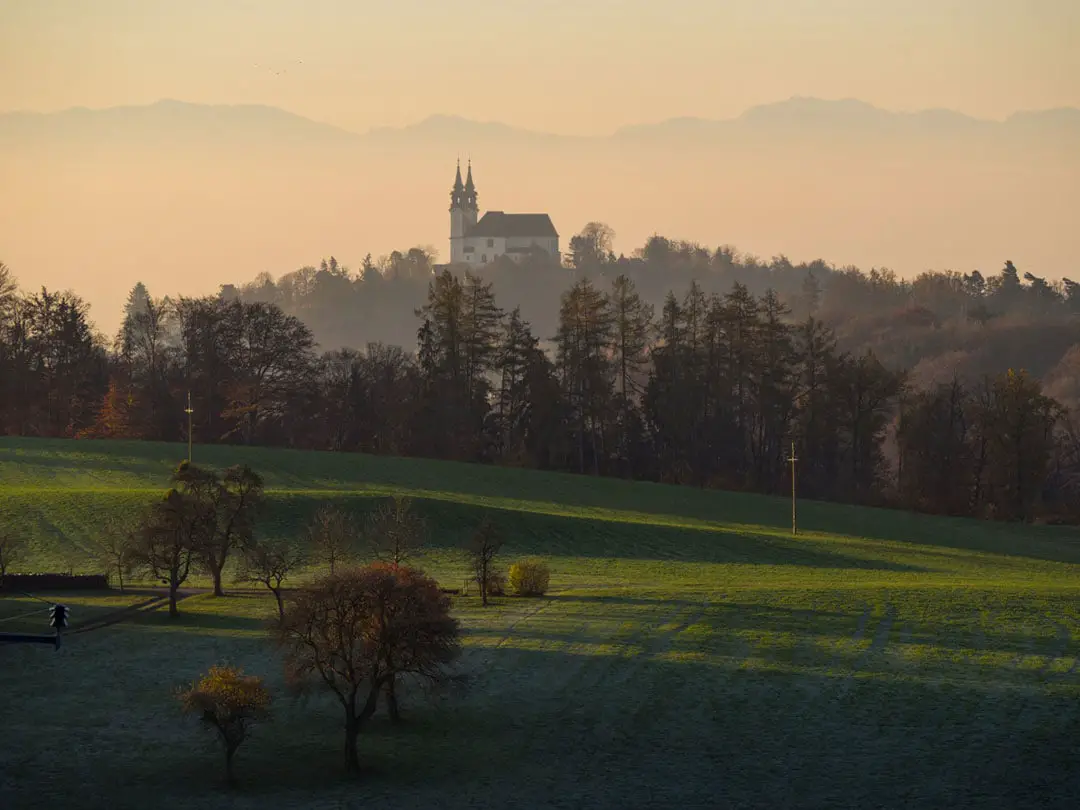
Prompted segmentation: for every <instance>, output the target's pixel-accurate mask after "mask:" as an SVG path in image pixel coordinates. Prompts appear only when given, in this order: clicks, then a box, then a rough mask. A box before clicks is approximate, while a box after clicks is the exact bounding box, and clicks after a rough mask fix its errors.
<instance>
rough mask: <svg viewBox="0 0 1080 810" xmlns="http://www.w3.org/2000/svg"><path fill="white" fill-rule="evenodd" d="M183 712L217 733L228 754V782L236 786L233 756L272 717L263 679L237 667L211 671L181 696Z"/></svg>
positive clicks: (226, 772)
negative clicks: (254, 730) (254, 729)
mask: <svg viewBox="0 0 1080 810" xmlns="http://www.w3.org/2000/svg"><path fill="white" fill-rule="evenodd" d="M177 698H178V699H179V700H180V703H181V705H182V706H183V710H184V711H185V712H186V713H188V714H196V715H198V717H199V720H200V722H201V723H202V724H203V725H204V726H206V727H207V728H209V729H212V730H213V731H215V732H216V733H217V735H218V738H219V739H220V740H221V744H222V746H223V748H224V751H225V778H226V780H227V782H228V784H229V786H230V787H232V786H234V785H235V784H236V779H235V777H234V775H233V756H234V755H235V754H236V750H237V749H238V748H239V747H240V746H241V744H243V742H244V740H246V739H247V738H248V737H249V736H250V735H251V729H252V727H253V726H255V725H256V724H257V723H261V722H264V721H266V720H267V719H268V718H269V715H270V702H271V698H270V692H269V691H268V690H267V689H266V687H265V686H264V685H263V682H262V679H261V678H259V677H257V676H255V675H244V672H243V670H241V669H238V668H236V667H227V666H224V667H211V668H210V671H209V672H207V673H206V674H205V675H204V676H203V677H202V678H200V679H199V680H198V682H196V683H194V684H193V685H192V686H191V688H190V689H184V690H181V691H180V692H178V694H177Z"/></svg>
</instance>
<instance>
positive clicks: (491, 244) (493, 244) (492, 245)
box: [488, 239, 495, 247]
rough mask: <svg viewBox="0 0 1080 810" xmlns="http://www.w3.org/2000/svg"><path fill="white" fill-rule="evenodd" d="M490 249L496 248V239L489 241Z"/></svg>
mask: <svg viewBox="0 0 1080 810" xmlns="http://www.w3.org/2000/svg"><path fill="white" fill-rule="evenodd" d="M488 247H495V240H494V239H488Z"/></svg>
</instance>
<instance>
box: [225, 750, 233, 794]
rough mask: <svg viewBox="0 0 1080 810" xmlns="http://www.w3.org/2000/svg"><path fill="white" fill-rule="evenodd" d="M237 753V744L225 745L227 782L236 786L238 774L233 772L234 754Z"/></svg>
mask: <svg viewBox="0 0 1080 810" xmlns="http://www.w3.org/2000/svg"><path fill="white" fill-rule="evenodd" d="M235 753H236V746H233V745H227V746H225V784H227V785H228V786H229V787H236V776H235V775H234V774H233V754H235Z"/></svg>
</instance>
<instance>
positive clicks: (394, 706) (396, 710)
mask: <svg viewBox="0 0 1080 810" xmlns="http://www.w3.org/2000/svg"><path fill="white" fill-rule="evenodd" d="M396 685H397V678H396V677H391V678H390V680H389V681H387V682H386V708H387V710H388V711H389V712H390V719H391V720H392V721H393V722H395V723H400V722H401V706H400V704H399V703H398V699H397V691H396V689H395V687H396Z"/></svg>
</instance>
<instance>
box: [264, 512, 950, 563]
mask: <svg viewBox="0 0 1080 810" xmlns="http://www.w3.org/2000/svg"><path fill="white" fill-rule="evenodd" d="M328 502H334V503H336V504H338V505H339V506H341V507H342V508H344V509H346V510H349V511H352V512H353V513H354V514H356V516H357V517H358V518H362V517H363V516H364V515H365V514H367V513H368V512H369V511H370V510H371V509H374V508H376V507H377V506H378V505H379V503H380V499H379V498H374V497H370V496H368V495H355V496H344V495H343V496H340V497H331V496H323V495H319V496H313V495H309V494H302V493H297V494H295V495H290V496H289V497H288V498H284V499H271V500H270V501H269V502H268V503H267V506H266V512H265V523H264V524H262V525H263V528H264V530H265V531H267V532H272V533H275V534H279V535H283V536H297V534H298V529H299V527H301V526H303V525H304V524H305V523H306V522H307V521H309V520H310V519H311V517H312V516H313V515H314V513H315V511H316V510H317V509H318V507H319V506H321V505H323V504H325V503H328ZM417 510H418V511H419V512H420V514H422V515H423V516H424V518H425V519H426V520H427V523H428V525H429V527H431V530H430V532H429V536H428V538H427V541H426V545H427V546H428V547H429V548H431V549H433V550H442V549H461V548H464V545H465V542H466V541H467V539H468V537H469V536H470V535H471V533H472V532H473V531H475V529H476V526H477V525H478V523H479V522H480V520H481V518H488V519H490V520H491V521H492V522H493V523H494V524H495V525H496V526H497V527H498V528H499V530H500V531H501V532H502V535H503V536H504V537H505V538H506V539H507V541H508V543H509V545H510V546H511V547H512V548H513V550H514V552H515V553H520V554H542V555H566V556H574V557H582V558H586V559H632V560H645V561H657V562H660V561H672V562H687V563H735V564H744V565H794V566H806V567H812V568H831V569H842V570H876V571H895V572H908V573H921V572H928V571H931V570H933V569H930V568H927V567H925V566H919V565H913V564H907V563H903V562H897V561H892V560H885V559H875V558H869V557H860V556H857V555H853V554H846V553H844V552H842V551H839V550H834V549H833V548H830V547H829V546H828V544H826V543H823V542H820V541H815V540H810V539H807V540H801V539H794V538H784V537H777V536H774V535H763V534H754V533H750V532H737V531H731V530H726V529H721V528H710V527H708V526H702V527H695V526H668V525H659V524H650V523H634V522H621V521H615V520H604V519H598V518H590V517H582V516H564V515H550V514H542V513H535V512H521V511H517V510H513V509H500V508H491V507H485V506H476V505H472V504H463V503H455V502H451V501H436V500H422V499H421V500H419V501H418V502H417ZM290 527H291V528H290Z"/></svg>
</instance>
